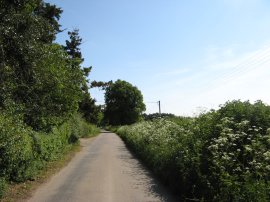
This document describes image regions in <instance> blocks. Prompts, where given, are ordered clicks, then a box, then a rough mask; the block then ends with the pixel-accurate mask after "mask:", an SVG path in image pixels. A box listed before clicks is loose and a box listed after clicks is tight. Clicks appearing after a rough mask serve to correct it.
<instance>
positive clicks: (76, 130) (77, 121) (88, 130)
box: [70, 114, 100, 139]
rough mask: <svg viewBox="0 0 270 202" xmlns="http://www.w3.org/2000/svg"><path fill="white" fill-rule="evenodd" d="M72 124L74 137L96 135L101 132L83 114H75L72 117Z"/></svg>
mask: <svg viewBox="0 0 270 202" xmlns="http://www.w3.org/2000/svg"><path fill="white" fill-rule="evenodd" d="M70 125H71V126H72V136H73V137H74V139H78V138H79V137H91V136H95V135H96V134H98V133H99V132H100V130H99V129H98V128H97V127H96V126H95V125H93V124H90V123H88V122H87V121H85V120H84V119H83V118H82V115H81V114H75V115H74V116H73V117H72V118H71V119H70Z"/></svg>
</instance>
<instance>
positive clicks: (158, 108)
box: [158, 100, 161, 115]
mask: <svg viewBox="0 0 270 202" xmlns="http://www.w3.org/2000/svg"><path fill="white" fill-rule="evenodd" d="M158 109H159V115H161V107H160V100H159V101H158Z"/></svg>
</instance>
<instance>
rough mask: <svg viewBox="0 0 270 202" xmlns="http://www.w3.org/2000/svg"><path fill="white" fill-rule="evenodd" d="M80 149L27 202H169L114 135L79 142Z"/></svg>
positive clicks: (167, 196) (147, 172)
mask: <svg viewBox="0 0 270 202" xmlns="http://www.w3.org/2000/svg"><path fill="white" fill-rule="evenodd" d="M81 144H82V145H83V149H82V151H81V152H79V153H78V154H77V155H76V156H75V157H74V159H73V160H72V161H71V162H70V163H69V164H68V166H66V167H65V168H64V169H63V170H61V171H60V172H59V173H58V174H57V175H55V176H54V177H52V179H51V180H50V181H49V182H47V183H46V184H44V185H43V186H41V187H40V188H39V189H38V190H37V191H36V192H35V193H34V195H33V197H32V198H30V199H29V202H43V201H44V202H45V201H46V202H67V201H70V202H77V201H89V202H130V201H132V202H133V201H134V202H144V201H145V202H146V201H147V202H156V201H164V202H173V201H176V200H175V199H174V198H173V196H172V195H170V194H169V192H168V191H167V190H166V189H165V188H164V187H163V186H162V185H161V184H159V183H158V182H157V180H155V179H154V178H153V177H152V176H151V174H150V173H149V171H147V170H146V169H145V168H144V167H143V166H142V165H141V163H140V162H139V161H138V160H137V159H135V158H134V156H133V155H132V154H131V153H130V152H129V151H128V150H127V148H126V146H125V144H124V143H123V141H122V140H121V139H120V138H119V137H118V136H117V135H116V134H114V133H109V132H103V133H101V134H100V135H99V136H98V137H96V138H95V139H94V140H82V142H81Z"/></svg>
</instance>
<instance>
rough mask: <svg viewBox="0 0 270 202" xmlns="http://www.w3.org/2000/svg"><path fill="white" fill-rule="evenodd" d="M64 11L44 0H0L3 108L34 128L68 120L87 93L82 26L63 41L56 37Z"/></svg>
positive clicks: (0, 95) (0, 101) (0, 98)
mask: <svg viewBox="0 0 270 202" xmlns="http://www.w3.org/2000/svg"><path fill="white" fill-rule="evenodd" d="M61 13H62V10H61V9H60V8H58V7H57V6H55V5H53V4H50V3H46V2H44V1H43V0H0V18H1V21H0V85H1V88H0V112H1V111H5V112H9V113H10V114H12V115H18V116H20V118H21V119H22V120H23V121H24V123H26V124H27V125H29V126H31V127H32V128H33V129H35V130H45V131H49V130H51V128H52V127H53V126H56V125H59V124H61V123H62V122H63V121H65V120H67V119H69V118H70V117H71V115H72V114H74V112H76V111H77V110H78V107H79V102H80V101H81V100H82V99H83V95H84V94H86V93H88V86H87V82H88V80H87V76H88V74H89V72H90V70H91V67H88V68H83V67H81V64H82V62H83V58H82V54H81V52H80V45H81V41H82V39H81V38H80V37H79V33H78V30H76V29H75V30H73V31H70V32H68V34H69V40H66V44H65V46H61V45H59V44H57V43H55V42H54V40H55V38H56V35H57V33H59V32H61V29H60V28H61V25H60V24H59V22H58V21H59V19H60V17H61Z"/></svg>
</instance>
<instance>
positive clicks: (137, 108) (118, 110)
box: [104, 80, 145, 125]
mask: <svg viewBox="0 0 270 202" xmlns="http://www.w3.org/2000/svg"><path fill="white" fill-rule="evenodd" d="M105 103H106V108H105V112H104V118H105V120H106V121H107V122H108V123H109V124H110V125H124V124H132V123H135V122H136V121H138V120H140V119H141V117H142V112H143V111H145V104H144V103H143V96H142V94H141V91H139V90H138V88H137V87H135V86H132V85H131V84H130V83H128V82H126V81H122V80H117V81H116V82H115V83H112V84H111V85H109V86H108V87H107V88H106V92H105Z"/></svg>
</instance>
